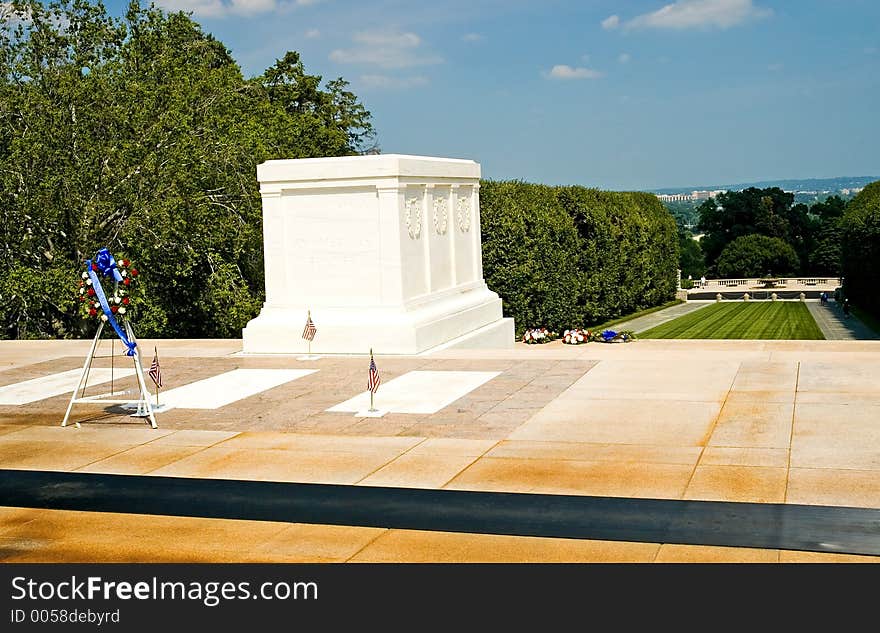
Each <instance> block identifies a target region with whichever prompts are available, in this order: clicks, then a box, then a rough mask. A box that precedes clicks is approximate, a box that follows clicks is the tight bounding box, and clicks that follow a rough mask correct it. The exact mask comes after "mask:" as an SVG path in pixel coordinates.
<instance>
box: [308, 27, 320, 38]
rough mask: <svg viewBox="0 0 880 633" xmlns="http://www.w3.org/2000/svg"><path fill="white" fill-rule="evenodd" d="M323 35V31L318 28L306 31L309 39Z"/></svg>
mask: <svg viewBox="0 0 880 633" xmlns="http://www.w3.org/2000/svg"><path fill="white" fill-rule="evenodd" d="M319 37H321V31H319V30H318V29H309V30H308V31H306V39H307V40H316V39H318V38H319Z"/></svg>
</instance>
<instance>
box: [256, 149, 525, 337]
mask: <svg viewBox="0 0 880 633" xmlns="http://www.w3.org/2000/svg"><path fill="white" fill-rule="evenodd" d="M257 177H258V179H259V181H260V192H261V195H262V201H263V235H264V249H265V253H264V255H265V268H266V302H265V304H264V306H263V309H262V311H261V312H260V314H259V316H258V317H257V318H255V319H253V320H252V321H250V322H249V323H248V324H247V326H246V327H245V328H244V331H243V338H244V342H243V343H244V352H245V353H255V354H265V353H285V354H290V353H301V352H305V351H306V349H307V342H306V341H305V340H304V339H303V338H302V332H303V327H304V325H305V322H306V316H307V313H308V311H309V310H310V311H311V316H312V320H313V322H314V323H315V326H316V327H317V335H316V336H315V339H314V341H313V342H312V347H311V349H312V352H313V353H319V354H320V353H366V352H368V351H369V350H370V348H373V350H374V351H375V353H376V354H418V353H420V352H423V351H426V350H429V349H432V348H435V347H438V346H441V345H442V346H455V347H481V348H485V347H489V348H492V347H496V348H497V347H510V346H512V345H513V342H514V327H513V319H509V318H502V313H501V300H500V299H499V297H498V295H497V294H496V293H494V292H492V291H491V290H489V288H488V287H487V286H486V283H485V281H484V280H483V265H482V253H481V244H480V205H479V188H480V165H479V164H478V163H476V162H474V161H471V160H459V159H450V158H430V157H423V156H404V155H397V154H387V155H370V156H346V157H339V158H308V159H298V160H272V161H268V162H265V163H263V164H261V165H259V166H258V167H257Z"/></svg>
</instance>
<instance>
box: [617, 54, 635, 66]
mask: <svg viewBox="0 0 880 633" xmlns="http://www.w3.org/2000/svg"><path fill="white" fill-rule="evenodd" d="M631 59H632V57H631V56H630V54H629V53H621V54H620V55H618V56H617V61H618V62H620V63H621V64H628V63H629V60H631Z"/></svg>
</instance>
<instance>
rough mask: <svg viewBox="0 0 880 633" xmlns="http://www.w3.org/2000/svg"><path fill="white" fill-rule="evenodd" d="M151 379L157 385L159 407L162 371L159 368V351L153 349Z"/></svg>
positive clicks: (157, 403)
mask: <svg viewBox="0 0 880 633" xmlns="http://www.w3.org/2000/svg"><path fill="white" fill-rule="evenodd" d="M149 375H150V378H151V379H152V380H153V382H154V383H156V406H157V407H158V406H159V389H161V388H162V370H161V369H160V368H159V351H158V350H157V349H156V347H155V346H154V347H153V362H152V363H151V364H150V371H149Z"/></svg>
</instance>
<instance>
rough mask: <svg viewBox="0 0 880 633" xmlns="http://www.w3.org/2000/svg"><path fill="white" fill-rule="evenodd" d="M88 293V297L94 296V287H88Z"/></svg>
mask: <svg viewBox="0 0 880 633" xmlns="http://www.w3.org/2000/svg"><path fill="white" fill-rule="evenodd" d="M88 293H89V296H90V297H94V296H95V289H94V288H89V289H88Z"/></svg>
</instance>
